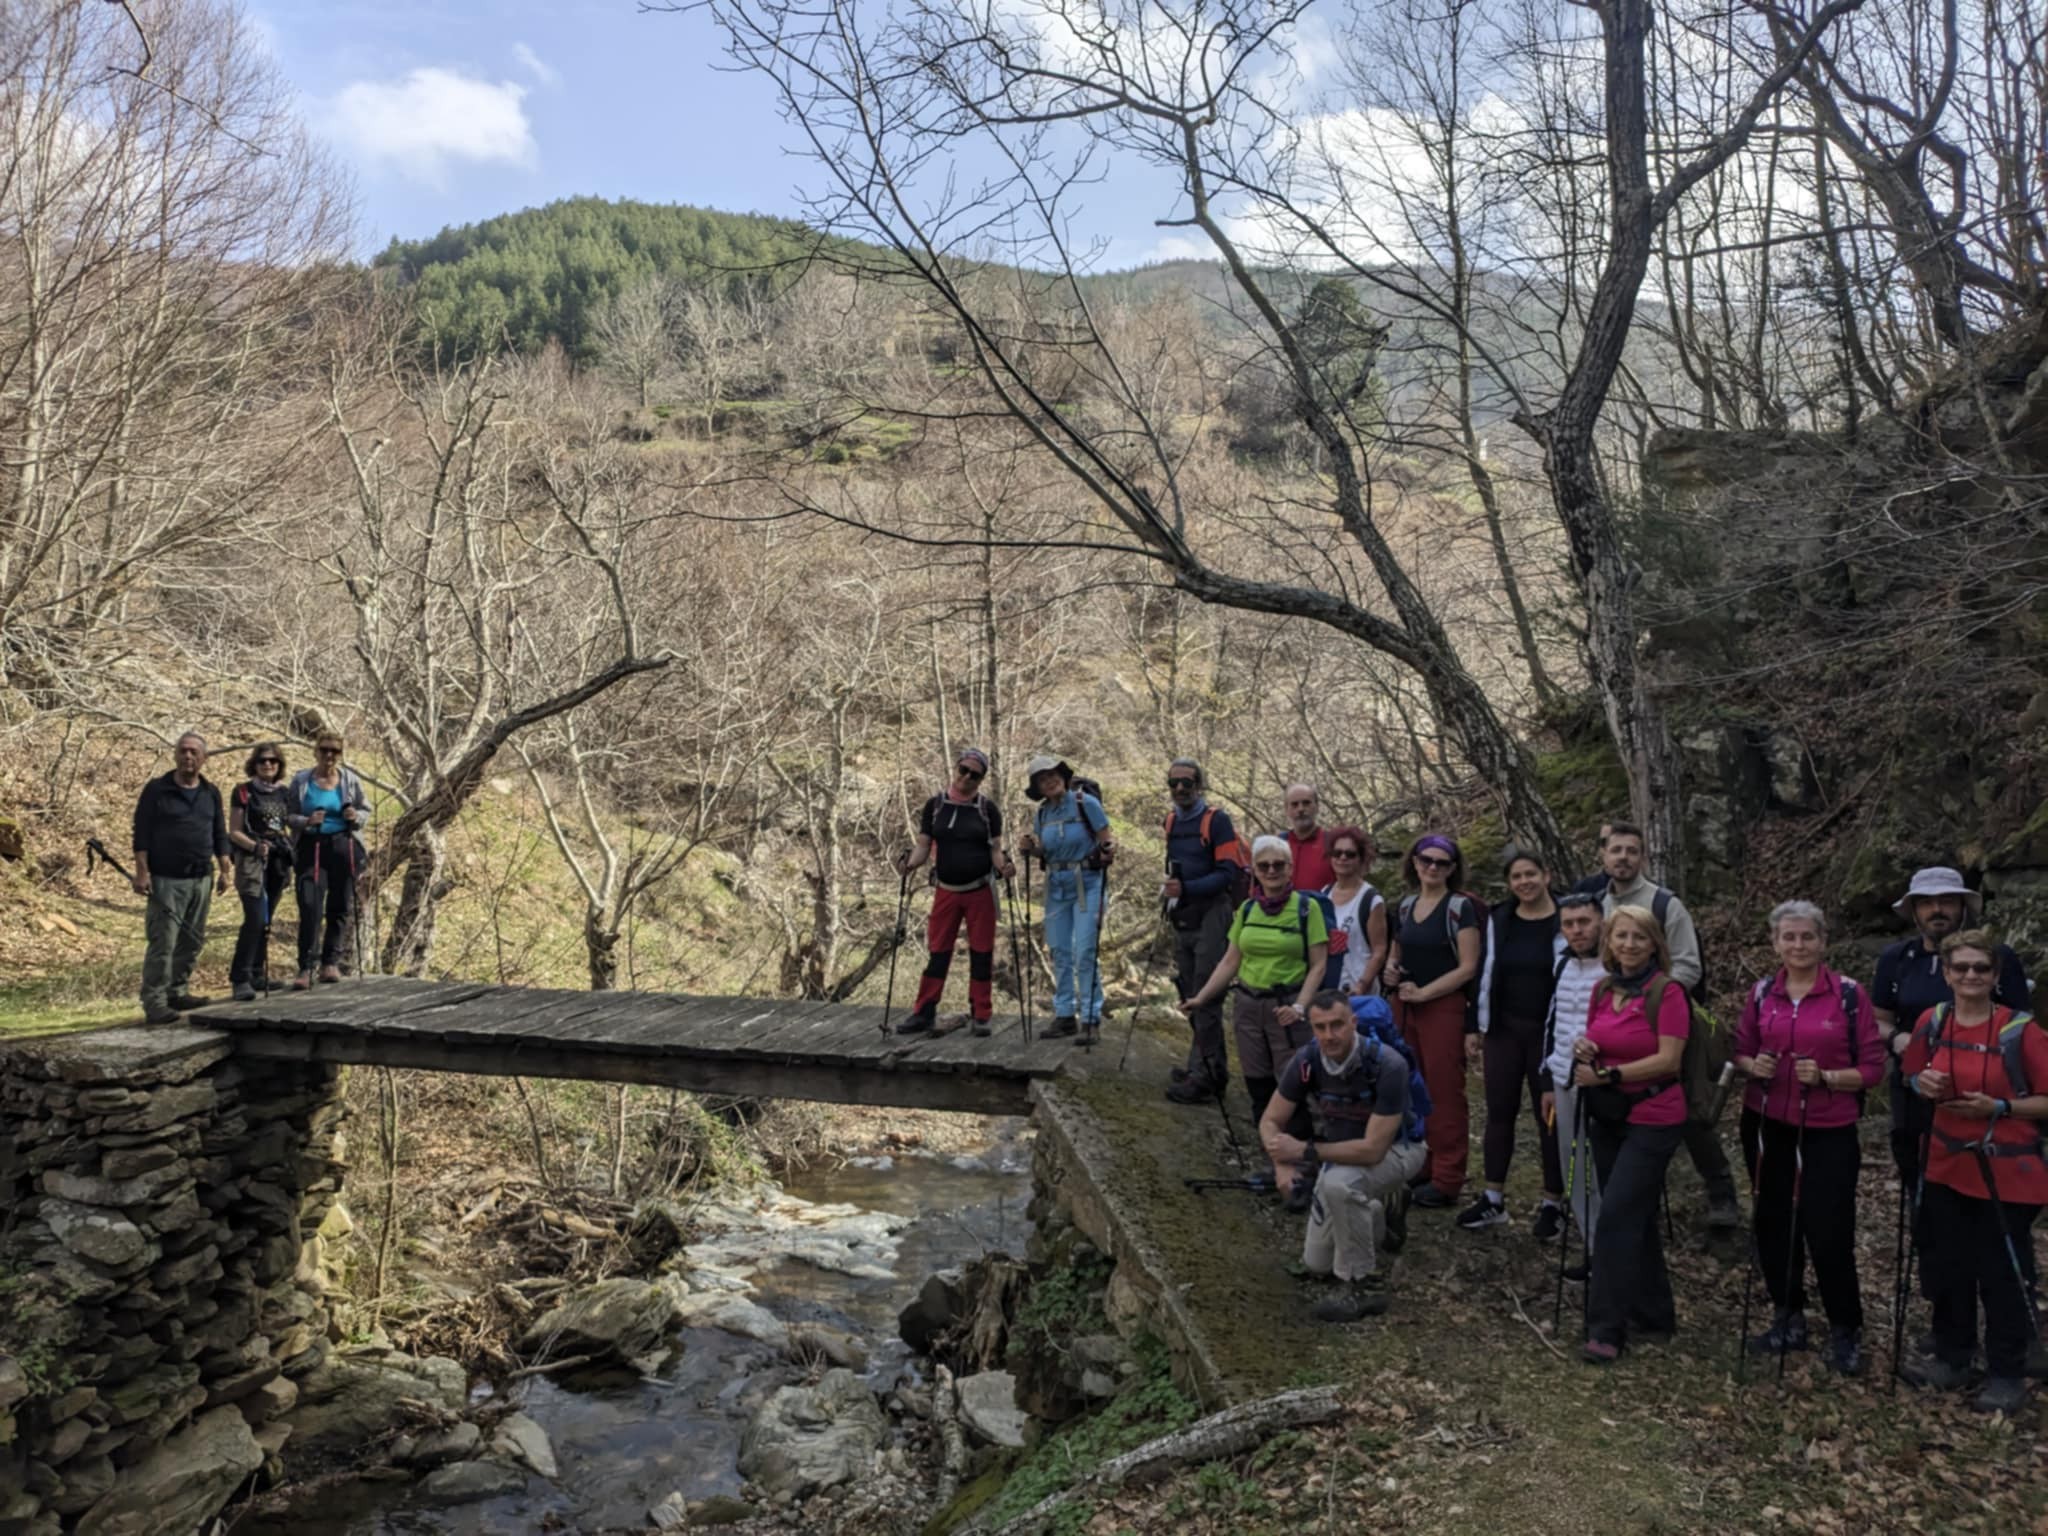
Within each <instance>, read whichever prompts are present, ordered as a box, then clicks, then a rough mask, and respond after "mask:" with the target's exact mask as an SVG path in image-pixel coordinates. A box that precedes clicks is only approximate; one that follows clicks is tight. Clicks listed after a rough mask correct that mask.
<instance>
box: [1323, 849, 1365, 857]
mask: <svg viewBox="0 0 2048 1536" xmlns="http://www.w3.org/2000/svg"><path fill="white" fill-rule="evenodd" d="M1330 857H1331V858H1333V859H1356V858H1360V857H1362V855H1361V854H1360V853H1359V851H1358V850H1357V849H1356V848H1332V849H1331V850H1330Z"/></svg>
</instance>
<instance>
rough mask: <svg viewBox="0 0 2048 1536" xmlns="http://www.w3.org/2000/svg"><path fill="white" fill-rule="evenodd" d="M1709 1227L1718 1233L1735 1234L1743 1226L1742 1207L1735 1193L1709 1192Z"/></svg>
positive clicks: (1724, 1191)
mask: <svg viewBox="0 0 2048 1536" xmlns="http://www.w3.org/2000/svg"><path fill="white" fill-rule="evenodd" d="M1707 1225H1708V1227H1710V1228H1711V1229H1712V1230H1714V1231H1716V1232H1733V1231H1735V1230H1736V1229H1737V1228H1739V1227H1740V1226H1741V1225H1742V1205H1741V1203H1740V1202H1739V1201H1737V1200H1736V1198H1735V1194H1734V1191H1732V1190H1722V1191H1720V1192H1719V1193H1715V1192H1713V1191H1711V1190H1710V1191H1708V1193H1707Z"/></svg>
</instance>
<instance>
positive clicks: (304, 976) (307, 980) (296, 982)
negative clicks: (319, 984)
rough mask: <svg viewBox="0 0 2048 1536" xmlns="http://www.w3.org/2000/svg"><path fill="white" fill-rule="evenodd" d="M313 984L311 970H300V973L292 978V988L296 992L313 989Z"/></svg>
mask: <svg viewBox="0 0 2048 1536" xmlns="http://www.w3.org/2000/svg"><path fill="white" fill-rule="evenodd" d="M312 985H313V973H312V972H311V971H301V972H299V974H298V975H296V976H294V977H293V978H292V990H293V991H294V992H305V991H309V990H311V988H312Z"/></svg>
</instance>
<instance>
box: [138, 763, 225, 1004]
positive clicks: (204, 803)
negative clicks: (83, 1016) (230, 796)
mask: <svg viewBox="0 0 2048 1536" xmlns="http://www.w3.org/2000/svg"><path fill="white" fill-rule="evenodd" d="M176 757H177V763H178V766H177V767H175V768H173V769H172V770H171V771H170V772H169V773H167V774H165V775H164V776H163V777H162V778H160V779H151V780H150V781H149V782H148V783H147V784H145V785H143V786H142V796H141V798H140V799H138V800H137V801H136V802H135V889H136V892H137V894H139V895H140V896H141V897H142V899H143V902H144V903H145V906H144V916H143V932H144V933H145V934H146V935H147V937H148V948H147V949H146V950H145V951H144V953H143V957H142V1016H143V1018H144V1019H146V1020H147V1021H148V1022H149V1023H151V1024H168V1023H170V1022H172V1021H173V1020H175V1019H176V1018H177V1017H178V1014H179V1012H180V1011H181V1010H183V1009H186V1008H196V1007H198V1006H199V1005H200V1004H201V1003H203V1002H205V1001H206V999H205V998H202V997H194V996H192V994H191V992H190V990H189V985H190V982H191V980H192V967H193V964H194V963H195V962H196V961H197V960H198V959H199V950H200V947H201V946H202V945H204V944H205V943H206V914H207V911H208V910H209V909H210V908H211V907H212V905H213V897H214V893H215V892H217V891H225V890H226V889H227V888H228V879H229V876H230V874H231V872H232V865H231V864H230V863H229V860H228V819H227V808H226V807H225V806H224V805H223V804H222V802H221V797H220V791H219V790H218V789H216V788H214V786H213V784H212V782H211V781H210V780H208V779H207V778H206V777H205V776H204V775H203V774H202V773H201V772H200V769H202V768H204V767H205V766H206V738H205V737H203V736H201V735H200V734H199V733H198V732H197V731H187V732H186V733H185V734H184V735H183V736H180V737H179V738H178V745H177V751H176Z"/></svg>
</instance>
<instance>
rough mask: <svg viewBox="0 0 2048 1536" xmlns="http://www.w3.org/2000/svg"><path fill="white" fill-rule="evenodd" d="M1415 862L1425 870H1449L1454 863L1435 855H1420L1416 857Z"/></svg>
mask: <svg viewBox="0 0 2048 1536" xmlns="http://www.w3.org/2000/svg"><path fill="white" fill-rule="evenodd" d="M1415 862H1416V863H1417V864H1420V865H1421V866H1422V867H1423V868H1424V869H1449V868H1450V867H1451V865H1452V863H1453V862H1454V861H1453V860H1450V859H1440V858H1438V857H1437V856H1436V855H1435V854H1433V853H1418V854H1417V855H1415Z"/></svg>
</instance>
